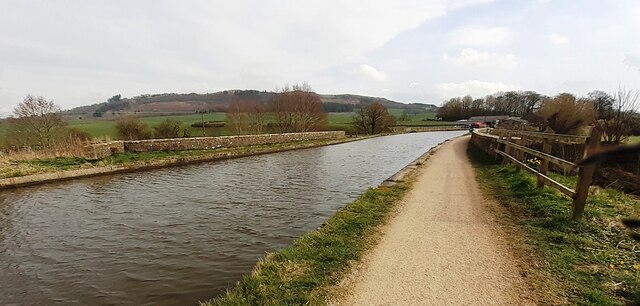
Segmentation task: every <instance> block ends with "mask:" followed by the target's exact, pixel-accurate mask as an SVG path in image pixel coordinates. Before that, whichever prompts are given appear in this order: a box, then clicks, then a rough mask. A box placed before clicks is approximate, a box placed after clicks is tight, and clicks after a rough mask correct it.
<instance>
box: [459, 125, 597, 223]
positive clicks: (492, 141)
mask: <svg viewBox="0 0 640 306" xmlns="http://www.w3.org/2000/svg"><path fill="white" fill-rule="evenodd" d="M490 132H491V133H489V130H477V131H474V132H473V133H472V136H471V142H472V144H474V145H475V146H476V147H478V148H480V149H482V150H484V151H485V152H486V153H488V154H491V155H493V156H495V157H496V158H497V157H498V156H500V157H502V160H503V162H505V163H513V164H515V165H516V169H518V170H520V169H524V170H526V171H528V172H530V173H532V174H534V175H535V176H536V177H537V180H538V188H540V189H541V188H543V187H544V186H545V185H549V186H551V187H553V188H555V189H557V190H559V191H560V192H562V193H563V194H565V195H567V196H569V197H571V198H572V199H573V204H572V212H571V215H572V218H573V219H574V220H577V219H579V218H580V217H581V216H582V213H583V212H584V206H585V203H586V201H587V196H588V194H589V186H590V185H591V180H592V178H593V173H594V172H595V169H596V165H587V166H580V167H578V166H577V165H576V164H575V163H574V162H571V161H568V160H564V159H562V158H559V157H556V156H554V155H552V154H551V149H552V147H553V143H562V144H585V145H586V146H585V150H584V152H583V156H582V157H583V158H584V157H587V156H589V155H591V154H593V153H595V152H596V151H597V149H598V146H599V145H600V133H599V132H598V131H597V130H595V129H594V130H593V131H592V133H591V135H590V136H575V135H562V134H550V133H538V132H526V131H513V130H504V129H502V130H501V129H496V130H491V131H490ZM540 142H542V151H539V150H536V149H533V148H529V147H527V145H529V144H532V143H540ZM528 156H534V157H536V158H538V159H540V160H541V162H540V167H539V169H538V170H536V169H534V168H533V167H531V166H529V165H528V164H527V163H526V161H527V158H528ZM549 164H554V165H556V166H558V167H559V168H561V169H563V170H564V172H565V174H566V173H567V172H570V171H573V170H576V169H577V171H578V183H577V184H576V187H575V189H572V188H570V187H567V186H565V185H563V184H562V183H559V182H557V181H555V180H554V179H552V178H550V177H549V176H547V172H548V171H549Z"/></svg>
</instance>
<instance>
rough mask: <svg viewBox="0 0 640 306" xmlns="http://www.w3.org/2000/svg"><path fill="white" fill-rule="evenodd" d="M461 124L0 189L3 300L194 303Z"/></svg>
mask: <svg viewBox="0 0 640 306" xmlns="http://www.w3.org/2000/svg"><path fill="white" fill-rule="evenodd" d="M464 133H465V131H453V132H431V133H414V134H403V135H394V136H385V137H378V138H372V139H367V140H363V141H358V142H351V143H345V144H339V145H334V146H329V147H320V148H314V149H305V150H299V151H289V152H283V153H277V154H269V155H261V156H252V157H246V158H240V159H234V160H226V161H222V162H217V163H211V164H200V165H193V166H182V167H176V168H167V169H158V170H153V171H149V172H141V173H127V174H119V175H111V176H104V177H95V178H88V179H84V180H78V181H69V182H62V183H54V184H49V185H43V186H38V187H29V188H24V189H20V190H11V191H4V192H1V193H0V264H1V265H2V268H1V269H0V304H11V303H19V304H39V303H43V304H49V303H55V302H59V303H63V304H116V303H117V304H120V303H124V304H143V305H144V304H154V305H157V304H167V305H175V304H195V303H196V302H197V301H199V300H207V299H209V298H211V297H213V296H214V295H216V294H219V293H221V292H223V291H224V289H225V288H227V287H228V286H232V285H233V284H234V283H235V281H237V280H238V279H239V278H240V277H241V275H242V274H244V273H248V272H250V271H251V269H252V268H253V265H254V264H255V262H256V261H257V260H258V259H260V257H262V256H263V255H264V254H265V252H267V251H273V250H276V249H279V248H282V247H284V246H287V245H288V244H290V243H291V241H292V240H293V239H295V238H296V237H299V236H300V235H302V234H304V233H306V232H308V231H311V230H313V229H315V228H317V227H318V226H319V225H321V224H322V223H323V222H324V221H325V220H326V219H327V218H329V217H330V216H332V215H333V214H334V213H335V211H336V210H338V209H340V208H341V207H343V206H344V205H345V204H346V203H348V202H350V201H353V200H354V199H355V198H356V197H357V196H358V195H360V194H361V193H362V192H363V191H364V190H365V189H366V188H367V187H370V186H375V185H377V184H379V183H381V182H382V181H383V180H384V179H386V178H388V177H390V176H391V175H393V174H394V173H395V172H396V171H398V170H400V169H401V168H403V167H404V166H405V165H407V164H408V163H410V162H411V161H413V160H414V159H415V158H417V157H419V156H420V155H422V154H423V153H424V152H426V151H427V150H429V149H430V148H431V147H433V146H435V145H436V144H438V143H440V142H442V141H444V140H446V139H449V138H452V137H455V136H458V135H461V134H464Z"/></svg>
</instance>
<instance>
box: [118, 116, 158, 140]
mask: <svg viewBox="0 0 640 306" xmlns="http://www.w3.org/2000/svg"><path fill="white" fill-rule="evenodd" d="M116 130H117V132H118V137H120V139H124V140H137V139H149V138H151V131H150V130H149V126H148V125H147V124H146V123H143V122H141V121H140V119H139V118H138V117H136V116H127V117H123V118H120V119H118V121H116Z"/></svg>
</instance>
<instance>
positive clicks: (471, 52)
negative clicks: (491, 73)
mask: <svg viewBox="0 0 640 306" xmlns="http://www.w3.org/2000/svg"><path fill="white" fill-rule="evenodd" d="M444 60H445V61H446V62H452V63H454V64H456V65H458V66H461V67H481V68H500V69H515V68H516V66H517V60H516V56H515V55H513V54H510V53H508V54H499V53H493V52H481V51H478V50H476V49H473V48H465V49H463V50H462V51H460V55H459V56H457V57H450V56H449V55H448V54H445V55H444Z"/></svg>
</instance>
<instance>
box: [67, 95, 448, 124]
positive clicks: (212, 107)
mask: <svg viewBox="0 0 640 306" xmlns="http://www.w3.org/2000/svg"><path fill="white" fill-rule="evenodd" d="M274 95H275V93H274V92H268V91H257V90H225V91H220V92H216V93H207V94H196V93H190V94H175V93H165V94H154V95H140V96H135V97H131V98H123V99H120V98H119V96H117V97H114V98H112V99H109V102H104V103H97V104H92V105H86V106H80V107H76V108H72V109H69V110H66V111H65V113H66V114H69V115H71V114H73V115H91V116H96V117H102V116H112V115H121V114H123V113H124V114H126V113H138V114H167V113H194V112H199V111H206V112H212V111H225V110H226V109H227V107H228V106H229V103H231V102H232V101H234V100H245V101H255V102H262V103H267V102H269V101H270V100H271V99H272V98H273V96H274ZM320 99H321V100H322V102H323V103H337V104H346V105H353V106H357V105H369V104H371V103H374V102H379V103H381V104H382V105H384V106H385V107H387V108H393V109H407V110H414V111H421V112H435V111H437V106H435V105H433V104H423V103H411V104H405V103H400V102H396V101H392V100H388V99H385V98H379V97H369V96H361V95H352V94H340V95H324V94H321V95H320Z"/></svg>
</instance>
